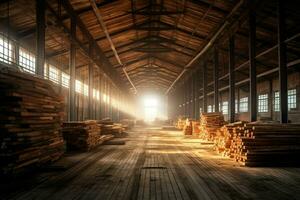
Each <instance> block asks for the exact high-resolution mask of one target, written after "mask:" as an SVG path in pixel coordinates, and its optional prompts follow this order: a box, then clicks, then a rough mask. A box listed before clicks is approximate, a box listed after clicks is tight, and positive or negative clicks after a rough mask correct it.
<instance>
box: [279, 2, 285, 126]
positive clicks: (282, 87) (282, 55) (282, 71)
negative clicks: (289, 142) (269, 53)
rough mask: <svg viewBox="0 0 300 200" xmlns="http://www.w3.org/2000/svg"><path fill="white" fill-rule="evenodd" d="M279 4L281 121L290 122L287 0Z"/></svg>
mask: <svg viewBox="0 0 300 200" xmlns="http://www.w3.org/2000/svg"><path fill="white" fill-rule="evenodd" d="M277 3H278V4H277V6H278V8H277V9H278V22H277V29H278V65H279V87H280V122H281V123H287V122H288V100H287V98H288V96H287V56H286V50H287V49H286V44H285V42H284V40H285V39H286V24H285V2H284V1H283V0H278V1H277Z"/></svg>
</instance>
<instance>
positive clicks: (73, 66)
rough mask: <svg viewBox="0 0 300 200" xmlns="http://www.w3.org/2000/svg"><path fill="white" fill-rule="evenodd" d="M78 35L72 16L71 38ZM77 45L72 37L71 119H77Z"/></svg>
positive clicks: (70, 61) (70, 57)
mask: <svg viewBox="0 0 300 200" xmlns="http://www.w3.org/2000/svg"><path fill="white" fill-rule="evenodd" d="M75 36H76V20H75V18H71V38H75ZM75 58H76V45H75V42H74V41H73V39H71V46H70V56H69V71H70V87H69V120H70V121H76V115H75V109H76V108H75V79H76V66H75Z"/></svg>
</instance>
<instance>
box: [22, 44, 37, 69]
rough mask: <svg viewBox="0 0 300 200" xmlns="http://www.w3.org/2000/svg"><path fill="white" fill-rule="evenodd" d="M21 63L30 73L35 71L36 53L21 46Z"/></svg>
mask: <svg viewBox="0 0 300 200" xmlns="http://www.w3.org/2000/svg"><path fill="white" fill-rule="evenodd" d="M19 65H20V66H21V67H22V69H23V70H24V71H26V72H29V73H35V55H34V54H32V53H31V52H29V51H27V50H26V49H23V48H21V47H20V51H19Z"/></svg>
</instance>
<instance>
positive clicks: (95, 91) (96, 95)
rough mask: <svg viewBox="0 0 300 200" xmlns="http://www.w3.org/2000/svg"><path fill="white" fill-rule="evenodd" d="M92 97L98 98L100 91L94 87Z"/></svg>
mask: <svg viewBox="0 0 300 200" xmlns="http://www.w3.org/2000/svg"><path fill="white" fill-rule="evenodd" d="M93 98H94V99H96V100H99V99H100V93H99V91H98V90H96V89H93Z"/></svg>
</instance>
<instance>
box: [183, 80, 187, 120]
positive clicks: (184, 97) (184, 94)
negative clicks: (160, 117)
mask: <svg viewBox="0 0 300 200" xmlns="http://www.w3.org/2000/svg"><path fill="white" fill-rule="evenodd" d="M183 88H184V89H183V103H184V104H183V105H184V108H183V110H184V116H185V117H187V114H186V109H187V103H186V102H187V100H186V99H187V98H186V83H185V80H184V84H183Z"/></svg>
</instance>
